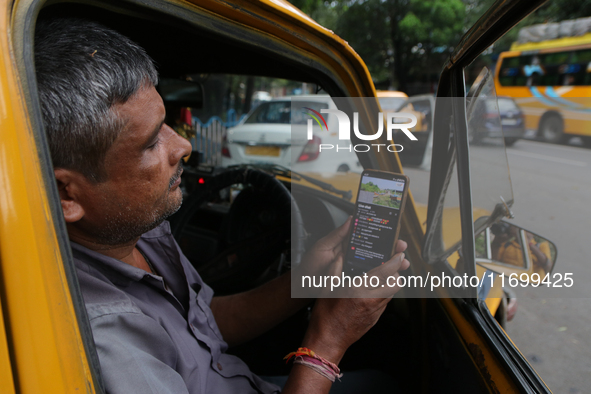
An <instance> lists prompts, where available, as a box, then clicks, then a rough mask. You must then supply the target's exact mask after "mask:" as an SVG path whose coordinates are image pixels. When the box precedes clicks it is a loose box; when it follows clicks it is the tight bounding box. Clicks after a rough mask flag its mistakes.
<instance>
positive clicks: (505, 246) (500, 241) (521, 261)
mask: <svg viewBox="0 0 591 394" xmlns="http://www.w3.org/2000/svg"><path fill="white" fill-rule="evenodd" d="M483 220H484V219H483ZM475 241H476V262H477V263H478V264H479V265H481V266H483V267H485V268H487V269H489V270H491V271H495V272H498V273H504V274H505V275H507V276H510V275H518V276H519V279H520V280H522V281H523V280H525V279H524V278H530V280H532V281H534V282H536V281H537V282H539V281H540V280H542V279H543V278H544V277H545V276H546V274H549V273H550V272H552V268H553V267H554V263H555V262H556V246H555V245H554V244H553V243H552V242H550V241H548V240H547V239H545V238H543V237H541V236H539V235H537V234H534V233H532V232H530V231H527V230H525V229H522V228H521V227H517V226H514V225H512V224H509V223H507V222H504V221H501V222H499V223H495V224H493V225H492V226H491V227H490V228H487V229H485V230H484V231H482V232H481V233H480V234H478V236H477V237H476V238H475ZM520 275H524V276H520Z"/></svg>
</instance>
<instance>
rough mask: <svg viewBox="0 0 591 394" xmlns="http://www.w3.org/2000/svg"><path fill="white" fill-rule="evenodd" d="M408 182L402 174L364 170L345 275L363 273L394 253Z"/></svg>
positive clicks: (344, 267)
mask: <svg viewBox="0 0 591 394" xmlns="http://www.w3.org/2000/svg"><path fill="white" fill-rule="evenodd" d="M408 183H409V179H408V177H407V176H405V175H402V174H396V173H392V172H385V171H377V170H364V171H363V173H362V174H361V180H360V182H359V190H358V192H357V203H356V209H355V214H354V215H353V222H352V223H351V230H350V232H349V245H348V247H347V251H346V254H345V261H344V264H343V270H344V273H345V274H347V275H351V276H354V275H363V274H364V273H366V272H368V271H370V270H371V269H372V268H375V267H377V266H379V265H381V264H383V263H385V262H386V261H388V260H390V258H391V257H392V256H393V255H394V253H395V249H394V246H395V244H396V241H397V240H398V232H399V231H400V218H401V216H402V211H403V209H404V204H405V203H406V195H407V194H408Z"/></svg>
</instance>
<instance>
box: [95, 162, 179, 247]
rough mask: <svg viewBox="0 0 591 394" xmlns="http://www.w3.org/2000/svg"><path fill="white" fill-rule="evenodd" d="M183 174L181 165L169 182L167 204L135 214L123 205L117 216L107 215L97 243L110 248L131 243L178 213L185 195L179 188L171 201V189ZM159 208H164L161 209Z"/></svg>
mask: <svg viewBox="0 0 591 394" xmlns="http://www.w3.org/2000/svg"><path fill="white" fill-rule="evenodd" d="M181 173H182V165H181V163H179V167H178V169H177V171H176V173H175V175H173V176H172V177H171V179H170V181H169V185H168V191H167V193H166V194H165V195H164V197H163V198H164V200H165V202H163V203H162V204H156V208H151V207H145V209H139V210H138V211H136V213H134V212H132V211H131V209H130V206H129V205H127V204H121V205H119V209H118V213H117V214H116V215H106V216H105V218H104V222H105V223H106V226H105V227H103V228H101V229H96V231H95V234H94V235H95V237H96V238H97V241H98V242H99V243H101V244H104V245H110V246H114V245H123V244H127V243H130V242H132V241H134V240H136V239H137V238H139V237H140V236H141V235H142V234H144V233H146V232H148V231H150V230H152V229H154V228H156V227H158V225H160V223H162V222H163V221H164V220H166V218H168V217H170V216H171V215H173V214H174V213H176V212H177V211H178V210H179V209H180V208H181V204H182V203H183V194H182V191H181V189H180V186H178V187H177V189H176V190H175V192H176V193H178V195H179V196H178V197H176V198H174V199H171V195H170V194H171V190H170V189H171V188H172V185H173V184H174V183H175V182H176V181H177V180H178V178H180V176H181ZM159 206H163V207H162V208H159ZM150 208H151V209H150ZM137 212H139V214H138V213H137Z"/></svg>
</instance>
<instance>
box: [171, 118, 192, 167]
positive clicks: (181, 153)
mask: <svg viewBox="0 0 591 394" xmlns="http://www.w3.org/2000/svg"><path fill="white" fill-rule="evenodd" d="M166 127H168V126H166ZM170 131H171V132H172V133H173V136H172V140H171V145H172V149H171V151H170V164H171V165H173V166H176V165H177V164H178V163H179V161H180V160H181V159H182V158H183V157H186V156H189V155H190V154H191V152H192V151H193V147H192V146H191V143H190V142H189V141H187V140H186V139H185V138H183V137H181V136H180V135H179V134H178V133H177V132H176V131H174V130H172V129H170Z"/></svg>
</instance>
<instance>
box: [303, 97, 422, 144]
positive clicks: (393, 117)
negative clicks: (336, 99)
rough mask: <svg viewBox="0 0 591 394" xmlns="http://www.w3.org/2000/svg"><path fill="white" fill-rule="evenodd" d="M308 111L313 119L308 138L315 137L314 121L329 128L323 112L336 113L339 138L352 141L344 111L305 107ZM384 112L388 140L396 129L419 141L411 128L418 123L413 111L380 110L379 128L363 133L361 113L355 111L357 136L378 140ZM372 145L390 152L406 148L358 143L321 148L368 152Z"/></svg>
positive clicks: (354, 126)
mask: <svg viewBox="0 0 591 394" xmlns="http://www.w3.org/2000/svg"><path fill="white" fill-rule="evenodd" d="M304 109H305V110H306V112H304V113H305V114H307V115H309V116H310V117H311V118H312V119H308V123H307V137H308V140H312V139H313V126H314V121H316V123H317V124H318V125H319V126H320V129H321V130H323V131H324V129H326V130H327V131H330V130H328V123H327V121H326V119H325V118H324V116H322V114H328V115H334V116H336V117H337V121H338V129H339V130H338V135H339V140H344V141H346V140H348V141H351V121H350V119H349V116H348V115H347V114H346V113H344V112H343V111H339V110H338V109H325V108H323V109H321V110H320V112H318V111H316V110H313V109H312V108H309V107H304ZM384 114H385V115H386V137H387V139H388V140H390V141H391V140H392V134H393V131H394V130H400V131H402V132H403V133H404V134H405V135H406V136H407V137H408V138H409V139H410V140H411V141H417V137H415V136H414V135H413V134H412V133H411V132H410V130H409V129H411V128H413V127H414V126H416V125H417V117H416V116H415V115H414V114H411V113H405V112H385V113H383V112H379V113H378V130H377V131H376V132H375V133H374V134H362V133H361V132H360V131H359V113H358V112H354V113H353V132H354V133H355V136H356V137H357V138H359V139H360V140H362V141H374V140H377V139H378V138H380V137H381V136H382V133H383V132H384ZM407 119H410V122H408V123H401V121H405V120H407ZM371 146H374V147H377V150H378V152H379V151H380V148H381V147H385V148H386V149H387V150H388V151H389V152H402V150H403V149H404V148H403V146H402V145H400V144H389V145H387V144H356V145H351V144H349V145H348V146H346V145H345V146H340V145H339V144H337V145H336V146H335V145H334V144H320V146H319V150H320V152H322V151H323V150H332V149H336V151H337V152H339V151H348V152H351V151H352V150H354V151H355V152H368V151H369V150H370V149H371Z"/></svg>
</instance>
